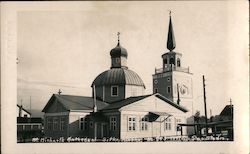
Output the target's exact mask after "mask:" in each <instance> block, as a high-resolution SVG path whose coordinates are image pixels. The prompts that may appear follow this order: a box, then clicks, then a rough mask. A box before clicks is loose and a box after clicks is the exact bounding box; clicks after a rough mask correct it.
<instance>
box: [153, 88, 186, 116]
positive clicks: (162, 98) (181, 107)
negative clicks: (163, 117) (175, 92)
mask: <svg viewBox="0 0 250 154" xmlns="http://www.w3.org/2000/svg"><path fill="white" fill-rule="evenodd" d="M155 96H156V97H158V98H160V99H161V100H163V101H165V102H167V103H168V104H170V105H172V106H174V107H176V108H177V109H179V110H181V111H183V112H188V109H186V108H185V107H183V106H181V105H178V104H176V103H174V102H173V101H171V100H170V99H168V98H166V97H164V96H162V95H161V94H158V93H157V94H155Z"/></svg>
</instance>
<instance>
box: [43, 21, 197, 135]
mask: <svg viewBox="0 0 250 154" xmlns="http://www.w3.org/2000/svg"><path fill="white" fill-rule="evenodd" d="M167 48H168V49H169V50H170V51H169V52H167V53H165V54H163V55H162V58H163V68H161V69H156V70H155V74H154V75H153V90H154V91H153V93H152V94H144V91H145V88H146V87H145V85H144V83H143V81H142V79H141V78H140V76H139V75H138V74H137V73H136V72H134V71H132V70H130V69H129V68H128V66H127V58H128V52H127V50H126V49H125V48H123V47H122V46H121V43H120V39H119V33H118V43H117V46H116V47H115V48H113V49H112V50H111V51H110V56H111V67H110V69H108V70H106V71H104V72H103V73H101V74H100V75H98V76H97V77H96V78H95V79H94V81H93V83H92V85H91V87H92V97H86V96H72V95H62V94H60V93H59V94H53V95H52V97H51V98H50V100H49V101H48V103H47V104H46V106H45V107H44V109H43V110H42V112H44V113H45V114H44V119H45V122H44V124H45V127H44V132H45V136H46V137H52V138H59V137H69V136H71V137H88V138H100V139H101V138H104V137H105V138H109V137H115V138H119V139H130V138H145V137H163V136H178V135H186V134H187V130H185V129H179V127H178V124H180V123H186V121H187V118H188V111H189V110H190V109H191V108H192V107H191V108H190V106H189V105H190V103H191V104H192V78H191V77H192V74H191V73H190V72H189V69H188V68H183V67H181V54H180V53H177V52H174V51H173V49H174V48H175V40H174V33H173V27H172V22H171V16H170V22H169V32H168V40H167Z"/></svg>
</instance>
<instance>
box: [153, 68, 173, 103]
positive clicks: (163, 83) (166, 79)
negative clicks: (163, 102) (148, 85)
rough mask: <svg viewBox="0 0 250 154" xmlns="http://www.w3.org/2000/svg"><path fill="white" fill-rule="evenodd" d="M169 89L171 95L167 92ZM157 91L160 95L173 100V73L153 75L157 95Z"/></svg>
mask: <svg viewBox="0 0 250 154" xmlns="http://www.w3.org/2000/svg"><path fill="white" fill-rule="evenodd" d="M168 87H170V93H168V91H167V90H168V89H167V88H168ZM155 89H157V92H158V93H159V94H161V95H163V96H165V97H166V98H168V99H170V100H173V95H172V94H173V88H172V72H165V73H161V74H157V75H153V93H155Z"/></svg>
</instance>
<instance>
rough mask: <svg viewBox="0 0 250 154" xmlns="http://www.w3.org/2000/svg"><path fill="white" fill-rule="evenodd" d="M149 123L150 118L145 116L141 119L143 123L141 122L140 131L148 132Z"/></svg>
mask: <svg viewBox="0 0 250 154" xmlns="http://www.w3.org/2000/svg"><path fill="white" fill-rule="evenodd" d="M148 121H149V118H148V116H144V117H142V118H141V122H140V130H141V131H148V130H149V129H148Z"/></svg>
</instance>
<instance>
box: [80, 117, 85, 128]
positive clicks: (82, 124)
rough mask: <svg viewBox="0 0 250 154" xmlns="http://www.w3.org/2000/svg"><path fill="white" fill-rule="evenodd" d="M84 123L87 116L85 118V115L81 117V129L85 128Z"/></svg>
mask: <svg viewBox="0 0 250 154" xmlns="http://www.w3.org/2000/svg"><path fill="white" fill-rule="evenodd" d="M84 124H85V118H84V117H81V118H80V119H79V129H80V130H84V128H85V126H84Z"/></svg>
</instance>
